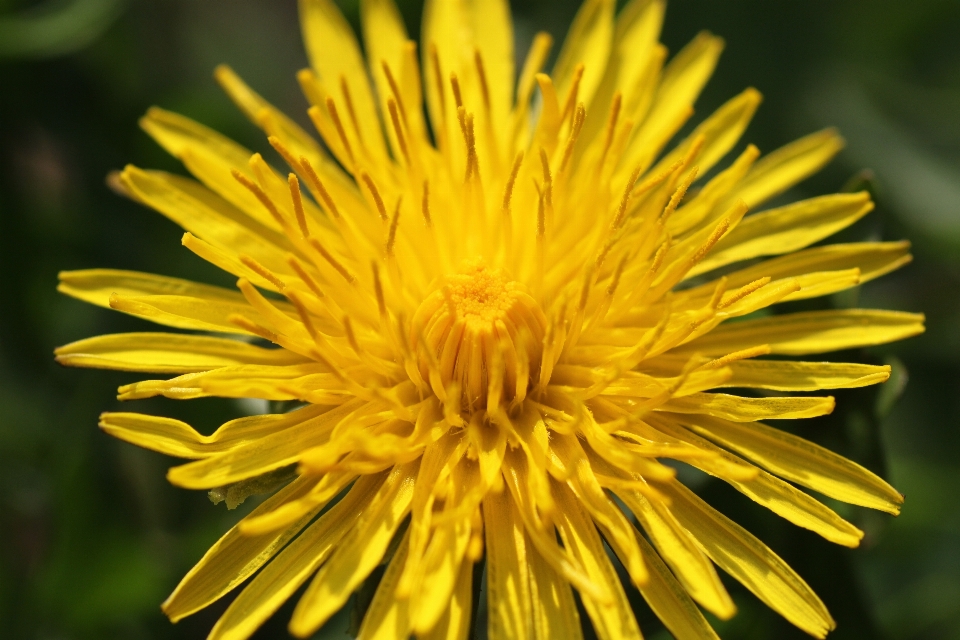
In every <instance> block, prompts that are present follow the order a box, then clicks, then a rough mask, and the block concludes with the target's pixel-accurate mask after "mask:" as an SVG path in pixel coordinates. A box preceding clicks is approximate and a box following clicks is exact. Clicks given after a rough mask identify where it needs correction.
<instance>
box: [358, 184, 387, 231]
mask: <svg viewBox="0 0 960 640" xmlns="http://www.w3.org/2000/svg"><path fill="white" fill-rule="evenodd" d="M360 181H361V182H363V184H365V185H366V186H367V189H368V190H369V191H370V195H371V196H372V197H373V202H374V204H375V205H376V206H377V212H378V213H379V214H380V219H381V220H383V221H384V222H386V220H387V208H386V207H385V206H384V204H383V198H381V197H380V191H378V190H377V185H376V184H374V182H373V178H371V177H370V174H369V173H367V172H366V171H364V172H363V173H361V174H360Z"/></svg>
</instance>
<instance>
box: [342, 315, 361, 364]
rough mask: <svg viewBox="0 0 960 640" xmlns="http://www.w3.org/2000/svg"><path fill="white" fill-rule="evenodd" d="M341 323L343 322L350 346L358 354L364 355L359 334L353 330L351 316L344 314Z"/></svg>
mask: <svg viewBox="0 0 960 640" xmlns="http://www.w3.org/2000/svg"><path fill="white" fill-rule="evenodd" d="M341 324H343V332H344V333H345V334H346V336H347V343H349V345H350V348H351V349H353V352H354V353H356V354H357V355H358V356H360V355H362V351H361V349H360V343H359V342H357V335H356V334H355V333H354V332H353V323H352V322H350V316H347V315H344V316H343V320H342V321H341Z"/></svg>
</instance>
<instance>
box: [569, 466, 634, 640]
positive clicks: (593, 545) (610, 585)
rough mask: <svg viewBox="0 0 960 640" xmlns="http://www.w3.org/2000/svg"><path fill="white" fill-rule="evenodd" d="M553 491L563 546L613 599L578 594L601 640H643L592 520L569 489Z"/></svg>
mask: <svg viewBox="0 0 960 640" xmlns="http://www.w3.org/2000/svg"><path fill="white" fill-rule="evenodd" d="M554 489H555V495H556V500H557V506H558V513H557V524H558V529H559V531H560V537H561V538H562V539H563V544H564V546H566V548H567V549H569V550H570V552H571V553H572V554H573V557H574V558H576V559H577V560H578V561H579V562H580V564H581V565H582V566H583V568H584V569H585V571H586V573H587V575H588V576H589V577H590V579H591V580H592V581H594V582H595V583H597V584H599V585H601V586H602V587H603V588H604V589H605V590H606V591H608V592H609V593H610V594H611V595H612V596H613V600H612V602H610V603H604V602H598V601H597V600H596V599H595V598H592V597H590V595H589V594H584V593H581V594H580V596H581V599H582V601H583V606H584V608H585V609H586V610H587V614H589V616H590V620H591V622H593V628H594V630H595V631H596V632H597V636H598V637H599V638H600V639H601V640H619V639H621V638H623V639H624V640H629V639H630V638H636V639H637V640H640V639H642V638H643V636H642V635H641V634H640V627H638V626H637V620H636V618H634V616H633V609H632V608H631V606H630V602H629V600H627V594H626V593H624V591H623V585H622V584H621V583H620V578H619V577H617V571H616V569H614V568H613V564H611V562H610V559H609V557H608V556H607V552H606V550H605V549H604V547H603V542H602V541H601V539H600V536H599V534H598V533H597V529H596V527H595V526H594V524H593V521H592V520H591V519H590V517H589V516H587V515H586V514H584V512H583V509H582V508H581V506H580V504H579V503H578V501H577V499H576V497H575V496H574V495H573V493H572V492H571V491H570V490H569V489H567V488H566V487H562V486H560V485H554Z"/></svg>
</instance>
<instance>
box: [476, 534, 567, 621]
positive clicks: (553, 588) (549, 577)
mask: <svg viewBox="0 0 960 640" xmlns="http://www.w3.org/2000/svg"><path fill="white" fill-rule="evenodd" d="M524 538H525V539H526V540H525V543H524V544H525V549H526V562H527V564H528V570H529V575H530V606H531V609H532V611H531V615H530V620H531V621H532V624H533V635H532V636H530V637H532V638H536V639H537V640H582V639H583V632H582V629H581V627H580V614H579V613H578V612H577V604H576V602H574V599H573V589H571V588H570V583H569V582H567V581H566V580H564V579H563V577H562V576H560V574H558V573H557V572H556V571H555V570H554V569H553V567H551V566H550V564H549V563H548V562H547V561H546V560H544V559H543V556H541V555H540V554H539V553H538V552H537V550H536V549H535V548H533V545H532V543H531V542H530V539H529V536H524ZM488 575H489V574H488ZM488 584H489V581H488ZM490 637H491V638H502V639H503V640H514V639H515V638H516V639H519V638H523V637H524V636H520V635H517V636H509V635H501V636H493V635H491V636H490Z"/></svg>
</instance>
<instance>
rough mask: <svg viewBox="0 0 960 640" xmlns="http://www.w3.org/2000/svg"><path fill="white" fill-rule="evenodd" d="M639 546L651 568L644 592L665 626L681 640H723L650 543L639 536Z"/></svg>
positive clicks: (641, 588)
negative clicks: (720, 639)
mask: <svg viewBox="0 0 960 640" xmlns="http://www.w3.org/2000/svg"><path fill="white" fill-rule="evenodd" d="M637 544H638V545H640V550H641V552H642V553H643V561H644V563H645V564H646V565H647V567H649V569H650V579H649V580H648V581H647V583H646V584H645V585H642V586H641V587H640V593H641V595H643V599H644V600H646V601H647V604H648V605H650V608H651V609H653V612H654V613H655V614H656V615H657V617H658V618H660V620H661V622H663V624H664V626H666V627H667V629H669V630H670V633H672V634H673V636H674V637H675V638H676V639H677V640H719V638H718V636H717V633H716V632H715V631H714V630H713V627H711V626H710V623H709V622H707V619H706V618H704V617H703V614H702V613H701V612H700V609H699V608H697V605H696V604H695V603H694V602H693V600H691V599H690V596H689V595H687V591H686V590H685V589H684V588H683V585H681V584H680V583H679V582H677V579H676V578H675V577H674V576H673V574H672V573H671V572H670V569H668V568H667V565H665V564H663V560H661V559H660V555H659V554H658V553H657V552H656V551H655V550H654V549H653V547H651V546H650V543H649V542H647V541H646V540H644V538H643V536H641V535H639V534H638V535H637Z"/></svg>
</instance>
